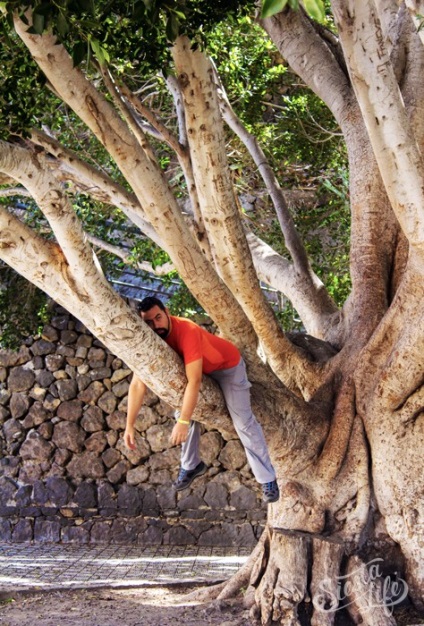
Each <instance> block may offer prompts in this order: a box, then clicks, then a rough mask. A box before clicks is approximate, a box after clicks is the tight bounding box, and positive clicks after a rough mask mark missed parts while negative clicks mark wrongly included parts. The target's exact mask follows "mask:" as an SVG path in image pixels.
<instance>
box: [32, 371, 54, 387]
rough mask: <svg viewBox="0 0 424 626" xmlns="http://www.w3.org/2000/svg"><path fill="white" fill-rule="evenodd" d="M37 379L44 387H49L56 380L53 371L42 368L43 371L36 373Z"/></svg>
mask: <svg viewBox="0 0 424 626" xmlns="http://www.w3.org/2000/svg"><path fill="white" fill-rule="evenodd" d="M35 381H36V383H37V384H38V385H39V386H40V387H42V388H43V389H48V388H49V387H50V385H51V384H52V383H53V382H54V376H53V374H52V373H51V372H48V371H47V370H41V372H39V373H38V374H37V375H36V377H35Z"/></svg>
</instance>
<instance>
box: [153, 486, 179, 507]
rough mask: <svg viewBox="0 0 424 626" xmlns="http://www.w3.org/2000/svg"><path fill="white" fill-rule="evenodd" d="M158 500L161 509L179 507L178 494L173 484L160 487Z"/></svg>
mask: <svg viewBox="0 0 424 626" xmlns="http://www.w3.org/2000/svg"><path fill="white" fill-rule="evenodd" d="M156 498H157V501H158V504H159V506H160V507H161V509H174V508H175V507H176V506H177V492H176V491H175V489H174V487H173V486H172V484H167V485H161V486H159V487H158V488H157V489H156Z"/></svg>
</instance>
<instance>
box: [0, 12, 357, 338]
mask: <svg viewBox="0 0 424 626" xmlns="http://www.w3.org/2000/svg"><path fill="white" fill-rule="evenodd" d="M265 4H267V3H266V2H265ZM265 4H264V6H265ZM269 4H270V3H268V6H269ZM277 4H278V2H274V3H273V6H274V8H275V6H277ZM309 4H311V3H309ZM1 5H2V6H3V7H4V9H5V10H6V12H7V14H8V19H9V22H10V19H11V14H12V12H13V11H14V10H17V9H18V8H19V10H20V11H21V14H22V15H23V10H24V8H25V7H29V6H31V7H32V8H33V11H34V24H33V26H32V29H33V32H43V30H45V29H51V30H52V31H53V32H54V33H55V34H56V35H57V37H58V38H59V40H62V41H63V43H64V44H65V45H66V47H67V48H68V50H69V51H70V52H71V54H72V55H73V58H74V62H75V64H81V66H82V69H83V70H84V71H85V72H87V73H88V75H89V76H90V77H91V78H92V80H93V81H95V83H96V86H97V87H98V88H99V89H102V85H101V82H100V81H99V80H98V79H99V72H98V67H97V65H96V64H95V63H93V62H92V61H94V60H97V62H98V63H100V64H103V63H108V64H109V65H110V67H111V69H112V71H113V73H115V74H116V75H118V76H119V75H122V76H123V77H124V79H125V81H126V82H127V84H129V86H130V87H131V88H132V89H140V88H142V89H143V90H145V89H146V84H147V85H148V88H147V90H145V91H143V93H144V94H145V96H144V97H145V98H146V99H147V100H148V104H149V106H150V107H151V108H153V110H155V112H156V113H157V114H158V115H160V116H161V117H162V119H163V118H165V119H166V120H167V122H166V123H167V126H168V127H169V128H172V127H175V126H176V119H175V115H174V113H173V110H172V101H171V98H170V97H169V94H167V92H166V89H165V82H164V79H163V77H161V76H160V75H159V74H158V69H159V68H163V67H166V66H167V64H168V58H169V43H170V41H172V39H174V38H175V36H176V34H177V33H178V32H186V33H188V34H189V35H190V36H191V37H192V38H193V39H194V41H196V45H202V46H207V48H208V51H209V52H210V53H211V55H212V56H213V57H214V59H215V62H216V65H217V68H218V71H219V74H220V76H221V79H222V81H223V83H224V86H225V88H226V91H227V93H228V95H229V98H230V100H231V102H232V103H233V104H234V107H235V109H236V110H237V113H238V114H239V116H240V117H241V119H242V120H243V121H244V123H245V124H246V126H247V127H248V129H249V130H250V132H252V133H253V134H255V135H256V136H257V137H258V139H259V141H260V142H261V144H262V146H263V147H264V150H265V152H266V154H267V157H268V159H269V160H270V162H271V164H272V165H273V167H274V169H275V171H276V174H277V177H278V179H279V182H280V184H281V186H282V187H286V188H291V187H293V186H294V187H304V186H305V185H308V186H312V187H313V188H315V189H316V190H317V196H323V194H324V193H325V194H326V198H327V200H326V204H325V205H322V204H320V203H318V204H317V206H314V207H312V208H310V207H309V208H308V209H306V208H304V209H298V210H295V212H294V219H295V223H296V226H297V227H298V229H299V231H300V233H301V236H302V237H303V239H304V241H305V245H306V247H307V249H308V251H309V252H310V254H311V256H312V258H313V259H314V261H313V263H314V269H315V270H316V271H317V273H318V274H319V275H320V276H321V278H322V280H323V281H324V283H325V284H326V286H327V288H328V289H329V291H330V292H331V294H332V295H333V297H334V298H335V300H336V301H337V302H338V303H342V302H343V301H344V299H345V297H346V295H347V293H348V290H349V274H348V261H347V259H348V254H347V245H348V237H349V228H348V222H349V211H348V204H347V198H346V186H345V182H346V181H345V179H346V176H345V174H344V173H343V172H345V171H346V170H345V169H344V168H346V164H345V153H344V147H343V145H342V144H341V140H340V136H339V135H338V128H337V126H336V124H335V122H334V120H333V118H332V117H331V115H330V114H329V112H328V110H327V108H326V107H325V106H324V105H323V103H322V102H321V101H320V100H319V99H318V98H316V96H314V95H313V94H311V92H310V91H309V90H308V89H306V88H305V87H304V86H303V85H302V84H299V79H298V77H296V76H295V75H294V74H293V73H292V72H291V71H290V69H289V68H288V66H287V64H286V63H285V61H284V60H283V59H282V58H281V57H280V55H279V53H278V51H277V50H276V49H275V47H274V46H273V44H272V43H271V42H270V41H269V40H268V38H266V37H264V33H263V31H262V29H260V28H259V26H258V25H257V24H255V23H254V21H253V20H252V17H251V15H250V13H251V12H252V10H253V7H254V3H249V2H247V3H245V2H243V3H242V2H236V1H234V0H231V1H230V2H225V1H224V0H218V1H217V2H215V3H207V2H205V1H203V0H196V1H193V2H190V3H184V2H182V1H181V2H180V1H179V0H168V1H167V2H165V1H163V0H149V1H147V0H146V1H144V0H134V1H133V2H131V3H128V2H122V1H120V2H113V3H112V2H108V1H106V0H102V1H100V2H92V1H91V0H58V1H57V2H55V3H46V2H41V1H40V0H34V1H33V2H26V3H25V4H22V3H21V2H18V1H17V0H16V1H12V2H8V3H1ZM304 5H305V8H306V9H307V10H309V11H310V9H308V6H307V5H308V3H306V2H305V3H304ZM310 12H311V11H310ZM24 19H26V18H24ZM2 28H3V32H2V34H1V35H0V36H1V38H2V41H3V42H4V43H5V45H4V46H3V47H2V48H1V50H0V57H1V60H2V61H4V63H3V70H2V71H1V70H0V71H1V73H2V75H3V76H4V78H5V85H6V87H7V88H6V89H5V90H3V92H2V94H1V95H0V104H1V107H0V109H1V113H0V127H1V128H2V130H3V131H4V130H6V131H7V132H15V133H25V132H26V129H28V128H30V127H31V126H32V125H37V126H40V124H45V125H47V126H48V127H49V128H50V130H51V132H52V133H53V134H54V135H55V136H56V137H57V138H58V140H59V141H61V142H62V143H63V144H64V145H65V146H67V147H70V148H72V149H74V150H75V151H77V152H78V154H79V155H81V158H83V159H84V160H85V161H87V162H89V163H91V164H92V165H94V166H95V167H96V168H98V169H101V170H105V171H106V172H107V173H108V175H110V176H111V177H112V178H113V179H114V180H116V181H118V182H119V183H121V184H124V185H126V182H125V180H124V179H123V178H122V176H121V174H120V172H119V170H118V169H117V167H116V165H115V163H114V162H113V161H112V160H111V159H110V157H109V155H108V154H107V153H106V152H105V150H104V149H103V147H102V146H101V145H100V143H99V142H98V141H97V139H96V138H94V137H93V135H92V134H91V133H88V132H87V129H86V128H85V127H84V125H83V124H82V123H81V122H80V120H79V119H78V117H77V116H76V115H75V114H74V113H73V112H72V111H70V110H69V109H68V107H67V106H66V105H64V104H63V103H61V102H60V101H58V100H57V98H56V97H55V96H54V95H53V94H51V93H49V92H48V90H46V89H40V86H41V84H42V81H43V79H42V77H40V74H39V71H38V70H37V69H36V66H35V65H34V63H33V62H32V60H31V59H29V58H28V57H27V53H26V50H24V49H23V46H22V45H21V44H20V40H19V39H18V38H17V37H16V35H14V34H13V32H11V33H9V32H7V30H8V29H7V28H6V25H5V23H4V22H3V24H2ZM17 52H18V54H17ZM228 141H229V144H228V147H229V159H230V168H231V171H232V175H233V180H234V183H235V186H236V189H237V191H238V192H239V193H246V192H249V193H254V194H258V195H259V196H260V197H261V198H263V191H262V188H263V183H262V181H261V180H260V178H259V175H258V172H257V169H256V167H255V166H254V164H253V163H252V161H251V159H250V157H249V156H248V155H247V153H246V150H245V148H244V146H242V145H241V143H240V141H239V140H238V139H237V138H234V137H230V136H229V138H228ZM151 144H152V147H153V149H154V150H155V153H156V155H157V157H158V161H159V163H160V165H161V167H162V169H163V171H164V172H165V173H166V176H167V178H168V180H169V181H170V184H171V187H172V188H173V191H174V193H175V195H176V196H177V197H178V198H181V199H183V198H185V197H186V195H187V190H186V186H185V181H184V178H183V177H182V173H181V171H180V169H179V168H178V166H177V165H176V161H175V156H174V155H173V154H172V153H171V151H170V149H169V148H168V147H167V146H166V145H164V144H162V143H160V142H159V141H156V140H151ZM339 189H342V195H343V194H344V197H343V198H342V197H340V195H338V193H337V192H338V190H339ZM69 191H70V192H72V190H71V189H70V190H69ZM263 201H264V208H263V210H261V211H259V212H258V213H257V215H256V216H253V217H252V219H253V222H254V223H253V226H254V228H255V230H256V232H257V233H258V234H259V235H260V236H261V237H262V238H263V239H265V240H266V241H267V242H268V243H270V244H271V245H272V246H273V247H274V248H275V249H276V250H277V251H279V252H281V253H283V254H286V250H285V247H284V242H283V240H282V235H281V231H280V228H279V225H278V222H277V220H276V217H275V214H274V211H273V209H272V207H271V204H270V201H269V199H267V198H263ZM73 202H74V208H75V210H76V212H77V214H78V216H79V217H80V219H81V220H82V224H83V227H84V228H85V229H86V231H87V232H89V233H93V234H94V235H96V236H97V237H100V238H101V239H103V240H105V241H107V242H109V243H112V244H115V245H119V244H120V243H121V242H122V229H124V230H125V229H126V228H127V227H126V226H125V219H124V216H123V215H122V214H121V213H120V212H119V211H117V210H116V209H111V208H110V207H107V206H105V205H103V204H102V203H99V202H96V201H94V200H93V199H92V198H90V197H89V196H86V195H84V194H76V195H74V197H73ZM28 208H29V210H28V214H27V217H26V219H27V220H29V221H30V222H31V224H32V225H33V226H34V225H35V226H36V227H37V228H38V229H39V231H40V232H41V231H42V233H43V236H47V237H48V236H50V232H49V230H47V229H48V225H47V223H46V221H45V220H44V218H43V217H42V215H41V214H40V212H39V211H38V209H37V208H36V207H34V206H33V204H31V203H29V204H28ZM340 238H341V239H340ZM333 242H334V243H333ZM125 243H126V245H128V246H129V247H130V249H131V251H132V252H131V257H132V260H133V262H134V265H136V263H137V262H139V261H141V260H145V261H150V262H151V263H152V264H153V266H156V265H162V264H163V263H165V262H167V261H169V258H168V256H167V255H166V253H164V252H163V251H162V250H160V249H158V248H157V246H155V245H154V244H153V243H152V242H150V241H149V240H147V239H146V238H144V237H140V236H139V234H135V233H134V232H133V231H131V229H130V230H128V231H125ZM100 259H101V262H102V265H103V268H104V270H105V272H106V273H107V274H109V275H112V274H113V272H114V271H115V268H116V260H114V259H113V258H112V257H111V255H109V254H108V253H104V252H102V253H101V254H100ZM172 278H174V276H173V275H172V276H171V277H170V278H169V280H171V279H172ZM172 299H173V304H172V307H174V309H173V310H174V312H176V313H177V314H183V313H184V314H189V313H190V312H197V311H198V308H199V305H198V304H197V303H196V302H195V301H194V300H193V298H192V297H191V296H190V295H189V294H188V291H187V289H186V287H185V286H183V287H182V288H181V290H179V291H178V292H177V293H176V294H175V295H174V296H173V297H172ZM280 317H281V318H282V319H283V320H284V325H285V327H286V328H291V327H293V325H294V326H296V324H297V321H296V314H295V312H294V311H293V310H292V308H291V305H290V304H287V305H285V306H284V309H283V312H282V313H281V315H280Z"/></svg>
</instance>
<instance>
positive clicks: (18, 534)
mask: <svg viewBox="0 0 424 626" xmlns="http://www.w3.org/2000/svg"><path fill="white" fill-rule="evenodd" d="M32 539H33V528H32V521H31V520H29V519H20V520H19V521H18V523H17V524H16V526H15V527H14V529H13V532H12V541H13V542H16V543H26V542H30V541H32Z"/></svg>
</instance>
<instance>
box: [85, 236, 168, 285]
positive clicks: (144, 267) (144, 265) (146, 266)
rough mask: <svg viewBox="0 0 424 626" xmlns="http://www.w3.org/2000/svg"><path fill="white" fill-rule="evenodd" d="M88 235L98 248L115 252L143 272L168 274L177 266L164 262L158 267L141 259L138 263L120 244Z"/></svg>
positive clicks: (155, 274) (111, 252)
mask: <svg viewBox="0 0 424 626" xmlns="http://www.w3.org/2000/svg"><path fill="white" fill-rule="evenodd" d="M86 237H87V239H88V241H89V242H90V243H91V244H92V245H93V246H96V248H100V249H101V250H104V251H105V252H109V254H113V255H114V256H116V257H118V258H119V259H121V261H123V262H124V263H126V264H127V265H131V266H132V267H135V268H137V269H138V270H141V271H142V272H148V273H149V274H153V275H154V276H166V275H167V274H169V272H172V271H174V270H175V267H174V266H173V264H172V263H164V264H163V265H158V266H156V267H153V265H152V264H151V263H149V262H148V261H141V262H138V263H136V262H134V260H133V259H132V257H131V254H130V253H129V252H126V251H125V250H123V249H122V248H120V247H119V246H114V245H113V244H111V243H108V242H107V241H103V239H100V238H99V237H95V236H94V235H90V234H89V233H86Z"/></svg>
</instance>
